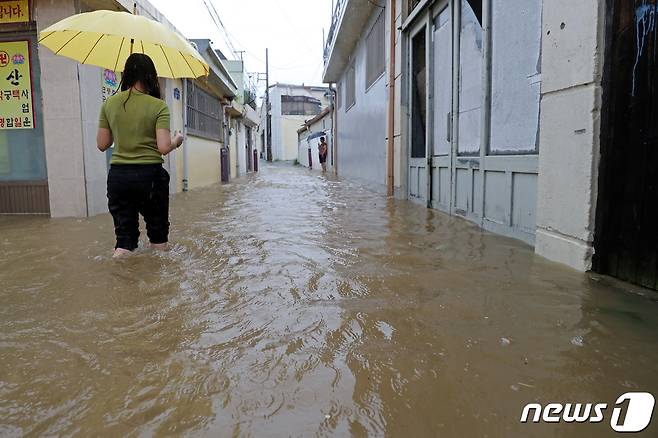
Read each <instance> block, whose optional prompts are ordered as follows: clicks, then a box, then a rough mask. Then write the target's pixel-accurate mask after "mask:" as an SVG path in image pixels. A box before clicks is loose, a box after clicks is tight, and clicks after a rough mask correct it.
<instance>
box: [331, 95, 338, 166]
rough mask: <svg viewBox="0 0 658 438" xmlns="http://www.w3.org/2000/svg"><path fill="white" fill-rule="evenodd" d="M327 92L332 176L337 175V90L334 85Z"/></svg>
mask: <svg viewBox="0 0 658 438" xmlns="http://www.w3.org/2000/svg"><path fill="white" fill-rule="evenodd" d="M329 90H330V91H331V98H332V102H331V103H332V104H333V109H332V110H331V131H332V135H331V137H332V138H331V159H332V165H333V169H334V175H338V156H337V155H336V154H337V153H338V146H337V145H338V105H337V103H338V100H337V99H338V90H337V89H336V88H334V84H329Z"/></svg>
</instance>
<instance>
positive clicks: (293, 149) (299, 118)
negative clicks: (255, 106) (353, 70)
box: [258, 84, 331, 161]
mask: <svg viewBox="0 0 658 438" xmlns="http://www.w3.org/2000/svg"><path fill="white" fill-rule="evenodd" d="M330 99H331V90H330V89H329V88H328V87H314V86H305V85H289V84H275V85H271V86H270V114H271V117H272V159H273V160H274V161H293V160H296V159H297V147H298V142H299V138H298V137H297V130H298V129H299V128H300V126H302V125H303V124H304V123H305V122H306V120H308V119H309V118H312V117H315V116H317V115H318V114H320V112H322V110H323V109H325V108H327V107H328V106H329V104H330ZM264 104H265V102H263V108H261V114H260V120H261V122H260V127H259V131H258V136H259V141H260V144H259V150H260V151H263V158H267V146H266V142H267V140H266V134H265V129H266V124H267V123H266V111H265V108H264Z"/></svg>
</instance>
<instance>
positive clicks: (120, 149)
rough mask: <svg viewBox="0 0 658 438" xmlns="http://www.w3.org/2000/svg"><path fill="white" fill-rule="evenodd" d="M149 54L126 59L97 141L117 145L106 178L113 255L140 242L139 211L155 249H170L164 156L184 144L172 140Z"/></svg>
mask: <svg viewBox="0 0 658 438" xmlns="http://www.w3.org/2000/svg"><path fill="white" fill-rule="evenodd" d="M161 97H162V96H161V93H160V85H159V83H158V75H157V72H156V70H155V65H154V64H153V61H152V60H151V58H149V57H148V56H146V55H143V54H140V53H133V54H132V55H130V57H129V58H128V59H127V60H126V66H125V69H124V71H123V78H122V80H121V92H119V93H117V94H115V95H114V96H112V97H110V98H109V99H107V101H106V102H105V103H104V104H103V107H102V108H101V113H100V117H99V123H98V135H97V144H98V149H99V150H100V151H101V152H105V151H106V150H108V149H109V148H110V146H111V145H112V144H113V143H114V152H113V154H112V160H111V161H110V171H109V174H108V177H107V199H108V207H109V210H110V213H111V214H112V219H113V220H114V232H115V234H116V246H115V249H114V257H120V256H124V255H127V254H130V253H131V252H132V251H134V250H135V249H137V245H138V242H139V215H140V214H141V215H142V216H143V217H144V221H145V222H146V233H147V235H148V238H149V241H150V243H151V247H152V248H154V249H158V250H166V249H167V242H168V241H169V173H168V172H167V171H166V170H165V169H164V168H163V167H162V163H164V159H163V158H162V156H163V155H167V154H168V153H169V152H171V151H173V150H174V149H176V148H178V147H179V146H180V145H181V144H182V143H183V136H182V135H181V134H180V133H176V135H175V136H174V137H173V138H171V133H170V130H169V121H170V116H169V108H168V107H167V104H166V103H165V102H164V101H162V100H161Z"/></svg>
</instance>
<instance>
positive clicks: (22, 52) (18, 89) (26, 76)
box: [0, 3, 34, 130]
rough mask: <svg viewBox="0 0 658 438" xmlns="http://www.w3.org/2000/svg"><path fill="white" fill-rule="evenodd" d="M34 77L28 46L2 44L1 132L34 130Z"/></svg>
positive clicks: (0, 76) (11, 43)
mask: <svg viewBox="0 0 658 438" xmlns="http://www.w3.org/2000/svg"><path fill="white" fill-rule="evenodd" d="M0 5H1V3H0ZM31 73H32V72H31V66H30V46H29V43H28V42H27V41H9V42H0V130H2V129H32V128H34V108H33V107H32V77H31V76H32V75H31Z"/></svg>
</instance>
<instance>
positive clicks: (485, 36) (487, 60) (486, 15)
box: [475, 0, 493, 227]
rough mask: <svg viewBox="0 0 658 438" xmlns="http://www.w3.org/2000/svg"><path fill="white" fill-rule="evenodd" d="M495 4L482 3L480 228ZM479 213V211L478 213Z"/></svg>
mask: <svg viewBox="0 0 658 438" xmlns="http://www.w3.org/2000/svg"><path fill="white" fill-rule="evenodd" d="M492 8H493V4H492V1H491V0H484V1H483V2H482V46H483V47H482V52H483V53H482V57H483V60H484V62H483V65H482V86H483V93H482V110H481V115H482V126H481V133H480V187H476V188H475V190H478V189H479V190H480V193H481V195H480V201H481V204H480V206H479V207H480V211H481V213H480V226H482V227H484V206H485V205H484V204H485V200H486V199H485V174H486V165H485V164H486V163H485V162H486V160H487V154H488V153H489V147H490V141H491V84H492V76H491V73H492V64H491V60H492V56H491V41H492V34H491V17H492ZM476 213H477V211H476Z"/></svg>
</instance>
